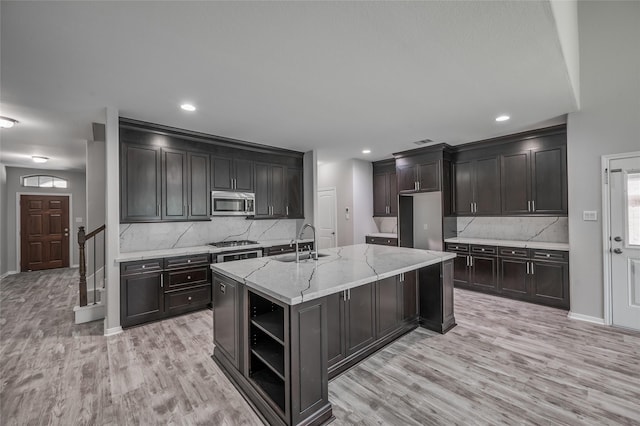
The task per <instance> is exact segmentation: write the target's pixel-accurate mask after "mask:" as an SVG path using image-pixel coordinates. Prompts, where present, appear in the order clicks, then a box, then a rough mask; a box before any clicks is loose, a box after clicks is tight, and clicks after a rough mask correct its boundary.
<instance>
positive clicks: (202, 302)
mask: <svg viewBox="0 0 640 426" xmlns="http://www.w3.org/2000/svg"><path fill="white" fill-rule="evenodd" d="M209 303H211V285H209V284H207V285H203V286H201V287H196V288H191V289H187V290H179V291H172V292H169V293H165V295H164V306H165V312H166V313H168V314H171V313H173V312H176V311H188V310H191V309H197V308H200V307H204V306H206V305H208V304H209Z"/></svg>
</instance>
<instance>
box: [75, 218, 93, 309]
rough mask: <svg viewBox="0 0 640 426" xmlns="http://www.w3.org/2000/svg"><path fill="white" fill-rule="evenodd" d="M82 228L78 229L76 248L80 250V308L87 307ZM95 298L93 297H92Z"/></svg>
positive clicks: (85, 266)
mask: <svg viewBox="0 0 640 426" xmlns="http://www.w3.org/2000/svg"><path fill="white" fill-rule="evenodd" d="M86 240H87V239H86V237H85V233H84V226H81V227H79V228H78V248H79V249H80V282H79V284H78V285H79V286H80V306H87V262H86V260H85V253H84V243H85V241H86ZM94 297H95V296H94Z"/></svg>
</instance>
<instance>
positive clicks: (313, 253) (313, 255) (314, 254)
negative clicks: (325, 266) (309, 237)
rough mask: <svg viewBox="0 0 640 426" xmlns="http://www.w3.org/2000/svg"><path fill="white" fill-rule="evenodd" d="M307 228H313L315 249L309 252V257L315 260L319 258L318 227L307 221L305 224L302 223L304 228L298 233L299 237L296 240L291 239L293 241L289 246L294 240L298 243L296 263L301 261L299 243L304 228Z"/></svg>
mask: <svg viewBox="0 0 640 426" xmlns="http://www.w3.org/2000/svg"><path fill="white" fill-rule="evenodd" d="M307 228H311V229H312V230H313V250H311V251H310V252H309V257H310V258H311V259H313V260H318V241H316V228H315V227H314V226H313V225H312V224H310V223H305V224H304V225H302V229H300V232H299V233H298V237H297V238H296V239H295V240H291V243H289V246H291V245H293V243H294V242H295V243H296V263H299V262H300V252H299V251H298V243H299V242H300V239H302V234H303V233H304V230H305V229H307Z"/></svg>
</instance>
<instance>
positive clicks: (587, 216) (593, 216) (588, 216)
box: [582, 210, 598, 222]
mask: <svg viewBox="0 0 640 426" xmlns="http://www.w3.org/2000/svg"><path fill="white" fill-rule="evenodd" d="M582 220H584V221H590V222H596V221H597V220H598V212H597V211H595V210H585V211H583V212H582Z"/></svg>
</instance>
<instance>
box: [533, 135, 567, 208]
mask: <svg viewBox="0 0 640 426" xmlns="http://www.w3.org/2000/svg"><path fill="white" fill-rule="evenodd" d="M566 152H567V151H566V147H564V146H563V147H556V148H549V149H540V150H532V151H531V200H532V207H531V210H532V212H533V213H540V214H558V215H566V214H567V154H566Z"/></svg>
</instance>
